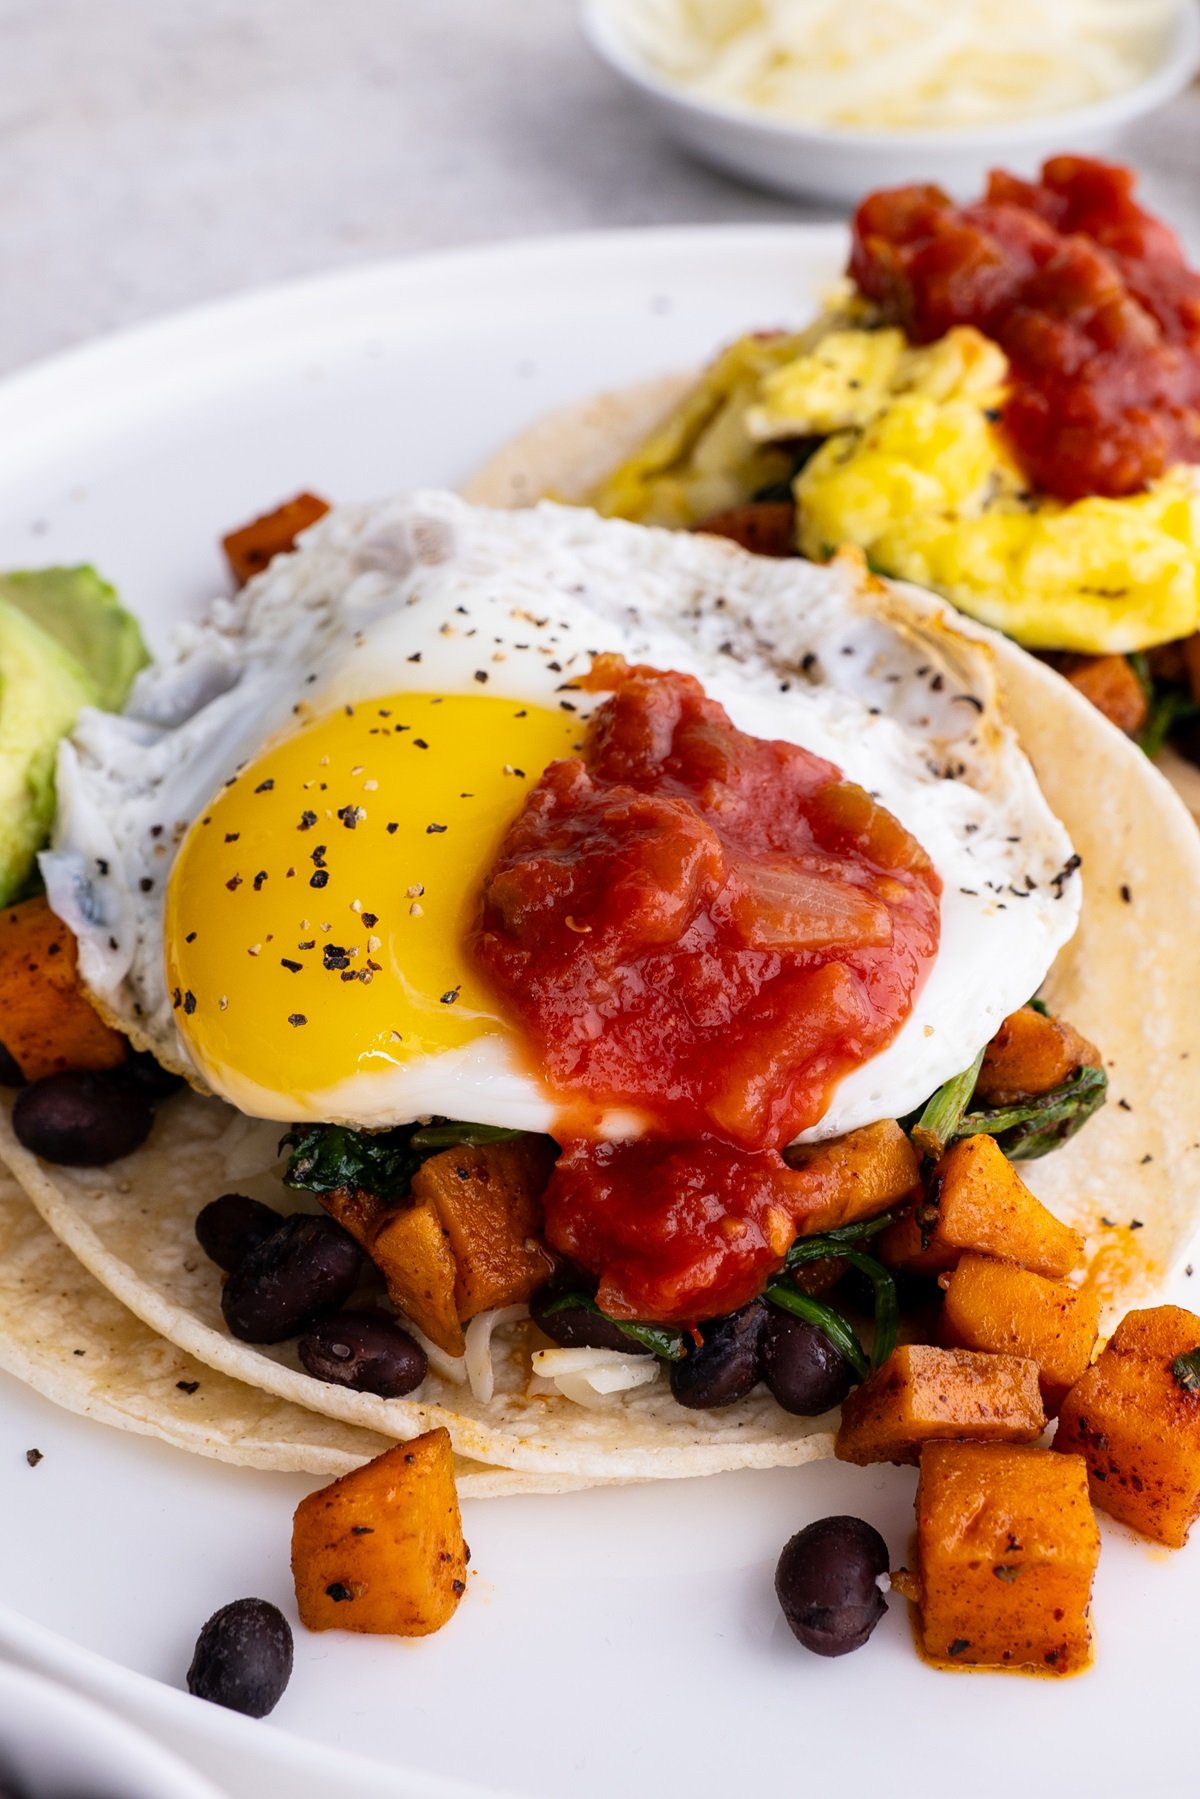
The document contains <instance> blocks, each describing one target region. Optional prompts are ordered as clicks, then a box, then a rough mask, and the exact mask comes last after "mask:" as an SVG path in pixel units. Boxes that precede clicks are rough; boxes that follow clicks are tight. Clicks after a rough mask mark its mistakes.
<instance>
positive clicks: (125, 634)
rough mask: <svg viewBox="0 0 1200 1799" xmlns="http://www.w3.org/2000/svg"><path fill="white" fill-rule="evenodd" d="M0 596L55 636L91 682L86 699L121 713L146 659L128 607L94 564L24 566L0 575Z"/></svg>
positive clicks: (140, 635) (135, 621) (147, 659)
mask: <svg viewBox="0 0 1200 1799" xmlns="http://www.w3.org/2000/svg"><path fill="white" fill-rule="evenodd" d="M0 601H7V603H8V604H9V605H10V606H15V607H17V608H18V609H19V610H20V611H21V612H23V613H24V614H25V615H26V617H27V618H30V619H32V621H33V623H34V624H35V625H37V626H38V627H39V628H40V629H41V630H42V631H44V632H46V634H47V635H48V636H50V637H53V638H55V639H56V641H57V642H58V643H59V644H60V645H61V647H62V648H63V649H64V650H66V651H67V653H68V655H70V656H72V657H73V658H74V660H75V661H76V662H77V663H78V664H79V666H80V668H82V669H85V670H86V671H87V673H88V675H89V676H90V677H91V679H92V682H93V683H94V689H95V690H94V692H93V694H92V696H91V700H90V704H91V705H93V706H99V707H101V708H102V709H103V711H105V712H119V711H120V710H121V707H122V706H123V705H124V704H125V701H126V700H127V699H128V698H129V689H130V687H131V686H132V685H133V677H134V676H135V675H136V674H137V672H138V670H139V669H140V668H144V667H145V666H146V663H147V662H148V661H149V660H150V658H149V656H148V655H147V653H146V645H145V643H144V642H143V641H142V633H141V631H140V629H139V628H138V622H137V620H136V619H135V618H134V616H133V614H132V612H126V610H125V608H124V607H123V606H122V604H121V602H120V600H119V599H118V598H117V590H116V588H115V587H110V586H109V584H108V582H107V581H104V580H102V579H101V577H100V576H99V575H98V574H97V573H96V571H95V569H94V568H89V567H87V566H86V565H84V566H82V567H79V568H39V569H27V570H25V569H23V570H21V571H19V572H18V573H15V574H7V575H0Z"/></svg>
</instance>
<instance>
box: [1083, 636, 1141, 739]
mask: <svg viewBox="0 0 1200 1799" xmlns="http://www.w3.org/2000/svg"><path fill="white" fill-rule="evenodd" d="M1062 672H1063V675H1064V677H1065V678H1066V679H1067V680H1068V681H1069V682H1070V683H1071V686H1072V687H1074V688H1075V689H1076V691H1077V692H1079V693H1081V694H1082V695H1083V697H1084V699H1085V700H1090V701H1091V702H1092V705H1093V706H1094V707H1095V708H1096V710H1097V712H1103V714H1104V716H1105V718H1107V719H1109V720H1110V721H1111V722H1112V723H1113V724H1114V725H1116V727H1117V729H1118V731H1124V732H1125V733H1126V734H1127V736H1129V737H1136V735H1137V733H1138V732H1139V731H1140V730H1141V728H1142V726H1143V725H1144V724H1145V722H1146V718H1147V715H1148V713H1149V711H1150V702H1149V700H1148V699H1147V697H1146V690H1145V688H1144V687H1143V686H1142V683H1141V682H1140V681H1139V680H1138V678H1137V675H1136V674H1135V673H1134V670H1133V665H1132V663H1131V662H1130V660H1129V658H1128V656H1072V657H1070V658H1069V659H1068V660H1067V662H1066V663H1064V665H1063V670H1062Z"/></svg>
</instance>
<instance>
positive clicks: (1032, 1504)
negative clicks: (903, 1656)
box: [917, 1443, 1100, 1674]
mask: <svg viewBox="0 0 1200 1799" xmlns="http://www.w3.org/2000/svg"><path fill="white" fill-rule="evenodd" d="M1099 1558H1100V1532H1099V1530H1098V1529H1097V1526H1096V1518H1095V1514H1094V1513H1093V1511H1092V1507H1091V1504H1090V1502H1089V1500H1088V1491H1087V1475H1086V1470H1085V1468H1084V1465H1083V1462H1082V1461H1081V1460H1080V1458H1079V1457H1078V1456H1056V1455H1054V1454H1053V1453H1052V1452H1051V1451H1050V1450H1048V1449H1030V1448H1013V1447H1009V1446H1007V1445H1001V1444H995V1443H930V1444H929V1446H928V1447H927V1448H926V1449H925V1450H924V1451H923V1452H922V1455H921V1478H920V1481H919V1482H918V1485H917V1574H918V1578H919V1581H920V1586H921V1598H920V1601H919V1616H920V1630H921V1644H922V1648H923V1649H924V1651H925V1654H926V1655H927V1656H928V1657H929V1659H930V1660H931V1661H934V1662H942V1663H945V1664H946V1665H947V1666H949V1667H954V1668H1014V1669H1016V1668H1036V1669H1038V1671H1039V1672H1040V1673H1044V1674H1074V1673H1076V1672H1077V1671H1078V1670H1079V1669H1080V1668H1085V1667H1086V1666H1087V1664H1088V1663H1089V1661H1090V1660H1091V1650H1092V1634H1091V1629H1090V1626H1089V1623H1088V1608H1089V1605H1090V1603H1091V1595H1092V1580H1093V1577H1094V1576H1095V1572H1096V1564H1097V1562H1098V1561H1099Z"/></svg>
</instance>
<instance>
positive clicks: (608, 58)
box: [583, 0, 1200, 205]
mask: <svg viewBox="0 0 1200 1799" xmlns="http://www.w3.org/2000/svg"><path fill="white" fill-rule="evenodd" d="M1048 3H1049V4H1053V0H1048ZM583 26H584V31H585V33H586V35H587V38H588V40H589V42H590V43H591V45H592V48H593V49H594V50H595V51H596V52H597V54H598V55H599V56H601V57H602V58H603V60H604V61H605V62H606V63H607V64H608V66H609V67H610V68H611V69H613V70H614V71H615V72H616V74H617V75H619V76H620V77H621V78H622V79H623V80H624V81H625V82H627V83H628V85H629V86H630V87H632V88H633V89H634V90H635V91H636V92H637V93H639V94H640V95H641V96H642V97H643V99H644V100H645V101H646V103H647V104H648V105H649V106H650V108H651V109H652V111H654V112H655V113H656V114H657V115H658V117H659V119H660V120H661V122H662V124H663V126H664V127H665V129H666V130H667V131H669V132H670V133H671V135H672V136H673V137H676V138H678V139H679V141H680V143H682V144H684V145H686V146H687V148H688V149H689V150H691V151H693V152H694V153H695V154H696V155H697V156H699V157H701V158H702V159H703V160H704V161H705V162H710V163H715V164H716V166H717V167H718V168H720V169H724V170H726V171H728V172H730V173H732V174H735V175H740V176H742V177H743V178H744V179H745V180H747V181H751V182H754V183H755V184H756V185H758V186H760V187H768V188H773V189H775V190H776V191H777V192H780V193H785V194H806V195H819V196H821V197H822V198H824V199H827V200H836V201H841V202H842V203H844V204H849V205H854V204H856V203H857V202H858V201H859V200H861V199H862V198H863V196H864V195H865V194H868V193H870V192H871V191H872V190H873V189H874V188H878V187H897V186H900V185H902V184H903V183H905V182H908V181H933V182H937V183H938V184H939V185H940V186H942V187H944V188H946V189H947V190H948V191H949V192H950V193H952V194H956V195H960V196H964V197H965V196H968V195H972V194H975V193H977V192H978V191H979V189H980V188H981V187H982V185H983V182H984V178H985V177H986V175H987V172H988V170H989V169H992V168H1005V169H1008V170H1010V171H1012V172H1013V173H1015V174H1019V175H1024V174H1033V173H1035V172H1036V170H1037V168H1038V167H1039V165H1040V164H1041V163H1042V162H1043V161H1044V160H1045V159H1046V157H1048V156H1054V155H1056V154H1058V153H1060V152H1062V151H1065V150H1070V151H1078V150H1093V149H1099V148H1101V147H1102V146H1103V145H1105V144H1107V143H1108V142H1110V141H1111V139H1112V138H1113V137H1114V136H1115V134H1116V133H1117V131H1119V130H1120V128H1121V127H1122V126H1124V125H1127V124H1129V123H1130V121H1131V120H1133V119H1137V118H1141V117H1142V116H1143V115H1144V114H1145V113H1148V112H1150V111H1152V110H1153V108H1155V107H1156V106H1161V105H1162V104H1163V102H1164V101H1166V100H1169V99H1171V98H1172V96H1173V95H1175V94H1177V93H1179V92H1180V90H1181V89H1182V88H1184V87H1186V86H1187V83H1188V82H1189V81H1190V80H1191V78H1192V76H1193V75H1194V74H1195V73H1196V70H1197V68H1198V67H1200V9H1198V8H1197V6H1196V4H1195V0H1179V6H1178V9H1177V12H1176V16H1175V19H1174V21H1173V24H1172V26H1171V29H1170V33H1169V42H1168V44H1167V47H1166V51H1165V54H1164V56H1163V59H1162V61H1161V63H1160V64H1159V66H1158V68H1157V69H1155V70H1154V72H1153V73H1152V74H1150V75H1148V76H1147V77H1146V78H1145V80H1143V81H1140V82H1138V83H1137V85H1136V86H1134V87H1130V88H1126V89H1124V90H1123V92H1121V93H1119V94H1114V95H1112V97H1111V98H1110V99H1106V100H1097V101H1095V102H1094V103H1093V104H1091V105H1089V106H1077V107H1073V108H1072V109H1071V110H1070V111H1068V112H1059V113H1054V114H1047V115H1044V116H1041V117H1038V118H1029V119H1017V120H1014V121H1013V122H1012V123H1011V124H1005V125H989V126H986V127H983V128H980V129H979V130H968V129H966V128H955V129H952V130H943V131H860V130H857V129H850V128H846V129H844V130H835V129H833V128H831V127H830V128H822V127H818V126H813V127H806V126H803V125H789V124H787V123H785V122H783V121H782V120H778V119H773V118H769V117H767V116H765V115H763V114H761V113H757V112H755V111H753V110H751V109H750V108H749V107H745V108H743V107H736V106H727V105H723V104H720V103H718V102H716V101H711V100H699V99H696V98H695V97H694V96H693V95H691V94H689V93H688V92H687V91H686V90H685V89H684V88H681V87H677V86H675V85H674V84H673V83H672V82H670V81H669V80H667V79H666V78H665V77H664V76H661V75H659V74H658V73H657V72H656V71H655V70H653V69H651V68H650V67H649V66H648V65H647V64H646V63H645V62H644V61H643V59H642V58H641V56H640V55H639V54H638V52H637V51H636V50H635V49H634V48H633V46H632V45H631V44H630V43H629V41H628V39H627V38H626V37H625V35H624V33H623V32H622V31H621V29H620V27H619V26H618V25H617V23H616V22H615V20H614V18H613V16H612V11H611V8H610V6H609V5H608V4H607V0H584V5H583Z"/></svg>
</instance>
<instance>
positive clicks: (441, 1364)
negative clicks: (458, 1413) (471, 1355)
mask: <svg viewBox="0 0 1200 1799" xmlns="http://www.w3.org/2000/svg"><path fill="white" fill-rule="evenodd" d="M400 1323H401V1324H402V1325H403V1327H404V1329H405V1330H406V1331H407V1332H408V1334H409V1336H410V1337H412V1338H413V1339H414V1340H415V1341H416V1342H417V1343H419V1344H420V1346H421V1348H422V1349H423V1350H424V1351H425V1354H426V1355H427V1356H428V1358H429V1366H430V1367H431V1368H432V1369H433V1370H434V1372H435V1373H436V1374H440V1375H442V1376H443V1377H444V1379H446V1380H448V1381H453V1383H454V1385H455V1386H456V1387H465V1386H466V1384H467V1364H466V1360H465V1358H464V1357H463V1356H460V1355H457V1356H456V1355H447V1354H446V1351H445V1350H444V1349H439V1348H438V1346H437V1344H436V1343H432V1342H430V1340H429V1338H428V1337H427V1336H426V1335H425V1332H424V1331H422V1330H418V1329H417V1327H416V1325H415V1324H414V1323H413V1321H412V1319H411V1318H402V1319H401V1320H400Z"/></svg>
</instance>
